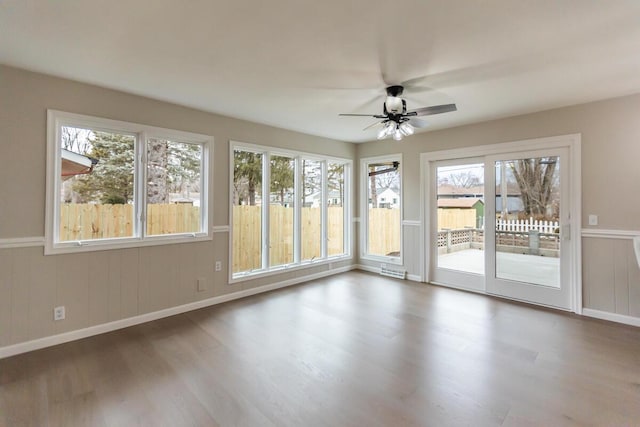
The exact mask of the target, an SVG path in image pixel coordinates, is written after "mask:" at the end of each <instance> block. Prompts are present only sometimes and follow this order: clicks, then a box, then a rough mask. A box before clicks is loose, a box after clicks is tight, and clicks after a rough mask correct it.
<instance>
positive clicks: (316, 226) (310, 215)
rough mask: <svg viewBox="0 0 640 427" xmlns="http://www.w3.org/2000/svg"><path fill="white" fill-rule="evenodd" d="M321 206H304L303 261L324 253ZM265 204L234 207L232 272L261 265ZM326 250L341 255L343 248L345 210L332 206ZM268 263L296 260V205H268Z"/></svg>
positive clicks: (329, 212) (302, 217)
mask: <svg viewBox="0 0 640 427" xmlns="http://www.w3.org/2000/svg"><path fill="white" fill-rule="evenodd" d="M320 215H321V212H320V208H302V209H301V217H300V222H301V224H300V226H301V231H302V234H301V235H302V241H301V248H300V250H301V256H302V259H303V260H309V259H313V258H318V257H320V255H321V246H320V245H321V234H322V228H321V217H320ZM261 233H262V207H261V206H234V207H233V245H232V250H233V267H232V268H233V272H234V273H235V272H239V271H249V270H254V269H258V268H261V267H262V234H261ZM327 235H328V236H327V237H328V240H327V253H328V254H329V255H339V254H342V253H344V252H345V248H344V243H343V242H344V210H343V208H342V207H339V206H330V207H329V208H328V212H327ZM269 242H270V245H271V246H270V248H269V249H270V251H269V262H270V264H271V265H272V266H275V265H282V264H288V263H291V262H293V208H290V207H284V206H279V205H272V206H270V207H269Z"/></svg>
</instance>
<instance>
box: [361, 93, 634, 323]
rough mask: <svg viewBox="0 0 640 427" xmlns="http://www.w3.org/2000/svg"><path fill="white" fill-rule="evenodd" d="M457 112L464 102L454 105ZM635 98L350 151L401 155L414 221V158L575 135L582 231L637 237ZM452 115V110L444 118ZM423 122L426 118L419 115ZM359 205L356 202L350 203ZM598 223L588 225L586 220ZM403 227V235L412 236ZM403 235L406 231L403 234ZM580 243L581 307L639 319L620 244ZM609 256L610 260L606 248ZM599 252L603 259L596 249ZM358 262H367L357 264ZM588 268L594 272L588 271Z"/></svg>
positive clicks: (408, 242)
mask: <svg viewBox="0 0 640 427" xmlns="http://www.w3.org/2000/svg"><path fill="white" fill-rule="evenodd" d="M459 108H460V109H464V105H459ZM638 112H640V95H633V96H627V97H623V98H616V99H611V100H606V101H600V102H593V103H589V104H583V105H579V106H573V107H568V108H560V109H556V110H549V111H544V112H540V113H535V114H528V115H523V116H517V117H511V118H506V119H501V120H495V121H490V122H484V123H480V124H474V125H467V126H461V127H457V128H452V129H445V130H441V131H434V132H428V133H423V134H418V135H414V136H412V137H409V138H406V139H404V140H403V141H402V142H400V143H396V142H394V141H391V140H383V141H374V142H369V143H366V144H360V145H358V147H357V154H358V158H359V159H360V158H363V157H370V156H378V155H383V154H392V153H402V155H403V166H402V167H403V178H404V181H403V186H404V188H403V194H404V205H403V208H404V219H405V220H419V219H420V198H419V194H420V181H419V178H420V153H424V152H429V151H438V150H447V149H453V148H464V147H470V146H476V145H487V144H495V143H501V142H510V141H519V140H526V139H532V138H541V137H549V136H557V135H566V134H574V133H580V134H581V135H582V216H583V217H582V227H583V228H597V229H618V230H630V231H637V232H638V234H640V197H639V196H640V166H639V164H640V163H639V162H640V120H639V118H638ZM452 114H455V113H452ZM427 119H428V118H427ZM408 195H411V197H408ZM358 200H359V198H358ZM589 214H597V215H598V216H599V225H598V226H597V227H589V226H588V225H587V224H588V220H587V218H588V215H589ZM413 231H414V230H413V227H412V229H411V230H407V227H406V226H405V233H404V235H405V236H407V235H408V234H409V233H412V232H413ZM408 232H409V233H408ZM602 240H608V239H583V266H584V267H583V275H584V277H583V289H584V301H585V305H586V307H590V308H594V309H598V310H604V311H610V312H613V313H618V314H625V315H633V316H640V279H639V277H640V276H639V275H638V267H637V265H636V264H635V263H626V261H625V263H624V264H625V267H624V269H623V268H622V263H621V262H620V261H619V257H623V258H624V259H625V260H627V259H630V258H629V257H630V256H632V253H631V252H630V251H631V246H630V244H627V243H629V242H628V241H627V242H626V243H624V242H623V243H624V244H623V243H620V242H617V243H615V244H614V243H611V242H607V243H602ZM614 246H615V251H616V252H615V253H616V255H615V256H614V255H612V253H613V252H612V251H613V250H614V249H613V248H614ZM403 249H404V257H405V258H404V262H405V267H406V268H407V271H408V273H410V274H415V275H417V274H419V273H420V271H419V267H420V260H419V259H416V257H418V256H419V242H418V241H417V239H406V238H405V241H404V248H403ZM603 251H604V252H605V254H603V253H602V252H603ZM360 263H363V264H371V263H368V262H366V261H362V260H361V261H360ZM594 271H596V272H597V274H594Z"/></svg>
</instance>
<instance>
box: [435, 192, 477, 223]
mask: <svg viewBox="0 0 640 427" xmlns="http://www.w3.org/2000/svg"><path fill="white" fill-rule="evenodd" d="M438 197H439V196H438ZM438 209H456V210H471V209H473V210H475V211H476V212H475V218H476V220H475V226H476V227H478V228H482V226H483V224H484V221H483V220H484V201H483V200H482V199H481V198H479V197H460V198H458V199H451V198H444V199H441V198H438ZM470 226H473V224H470Z"/></svg>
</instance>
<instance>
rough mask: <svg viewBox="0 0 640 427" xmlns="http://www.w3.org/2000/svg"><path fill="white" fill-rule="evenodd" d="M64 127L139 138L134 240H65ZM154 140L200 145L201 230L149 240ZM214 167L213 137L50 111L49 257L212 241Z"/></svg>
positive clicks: (136, 161)
mask: <svg viewBox="0 0 640 427" xmlns="http://www.w3.org/2000/svg"><path fill="white" fill-rule="evenodd" d="M63 126H69V127H78V128H84V129H91V130H102V131H106V132H113V133H119V134H125V135H132V136H134V137H135V139H136V141H135V146H134V150H135V157H134V162H135V165H134V197H133V200H134V202H133V205H134V218H133V219H134V227H133V228H134V231H133V236H131V237H120V238H106V239H92V240H75V241H64V242H60V241H59V231H60V225H59V224H60V189H61V180H60V173H61V171H60V168H61V146H62V138H61V132H60V130H61V129H62V127H63ZM152 138H157V139H168V140H171V141H176V142H182V143H189V144H197V145H200V146H201V147H202V165H201V171H200V188H201V192H200V197H201V201H200V215H201V217H200V225H201V228H200V231H199V232H195V233H176V234H166V235H152V236H148V235H146V227H145V224H146V219H147V218H146V217H147V213H146V209H147V206H146V191H145V188H146V182H147V162H146V156H147V153H146V151H147V150H146V147H147V141H148V140H149V139H152ZM212 164H213V137H212V136H209V135H202V134H197V133H192V132H184V131H178V130H172V129H165V128H160V127H155V126H147V125H142V124H138V123H131V122H124V121H119V120H111V119H103V118H100V117H93V116H87V115H82V114H75V113H67V112H64V111H57V110H47V181H46V197H47V200H46V214H45V251H44V252H45V255H52V254H62V253H75V252H87V251H99V250H106V249H120V248H130V247H141V246H155V245H165V244H172V243H186V242H196V241H203V240H211V239H212V231H211V230H212V226H213V223H212V215H211V212H212V206H211V203H210V200H211V197H210V196H209V193H210V184H209V181H210V178H209V177H210V176H211V173H210V167H211V166H210V165H212Z"/></svg>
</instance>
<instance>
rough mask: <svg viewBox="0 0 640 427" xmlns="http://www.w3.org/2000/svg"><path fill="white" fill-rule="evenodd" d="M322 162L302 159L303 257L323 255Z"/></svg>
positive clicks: (303, 258)
mask: <svg viewBox="0 0 640 427" xmlns="http://www.w3.org/2000/svg"><path fill="white" fill-rule="evenodd" d="M321 212H322V162H319V161H314V160H306V159H302V209H301V218H300V221H301V231H302V239H301V246H302V248H301V249H302V253H301V259H302V260H303V261H304V260H310V259H315V258H319V257H320V256H322V246H321V242H322V215H321Z"/></svg>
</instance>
